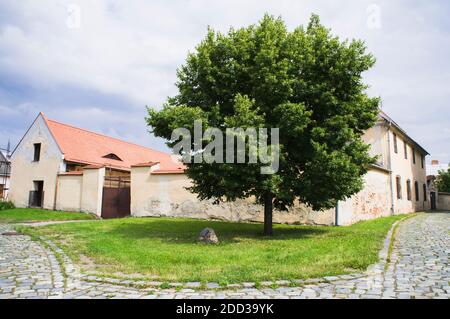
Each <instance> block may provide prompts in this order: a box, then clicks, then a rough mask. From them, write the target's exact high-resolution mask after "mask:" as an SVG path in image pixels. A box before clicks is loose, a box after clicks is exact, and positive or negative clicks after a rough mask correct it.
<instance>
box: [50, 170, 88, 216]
mask: <svg viewBox="0 0 450 319" xmlns="http://www.w3.org/2000/svg"><path fill="white" fill-rule="evenodd" d="M82 188H83V176H82V175H62V176H59V177H58V191H57V197H56V209H57V210H64V211H70V212H77V211H81V193H82Z"/></svg>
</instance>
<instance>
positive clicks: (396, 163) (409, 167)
mask: <svg viewBox="0 0 450 319" xmlns="http://www.w3.org/2000/svg"><path fill="white" fill-rule="evenodd" d="M393 132H395V133H396V134H397V144H398V153H395V152H394V143H393ZM389 134H390V138H391V141H392V143H391V158H392V159H391V161H392V167H391V170H392V176H393V190H394V211H395V213H396V214H405V213H410V212H416V211H424V210H429V209H430V205H431V204H430V194H429V191H428V190H427V196H426V197H427V200H426V201H424V193H423V185H424V184H425V185H426V184H427V178H426V171H425V166H424V168H422V166H421V159H420V153H419V152H418V150H416V163H415V164H414V163H413V156H412V146H411V145H409V144H408V145H407V152H408V158H407V159H405V155H404V154H405V153H404V141H405V138H404V136H403V134H402V133H401V132H399V131H396V130H395V129H392V130H391V131H390V132H389ZM396 176H400V177H401V186H402V198H401V199H398V198H397V188H396V180H395V178H396ZM408 179H409V180H411V200H408V199H407V187H406V181H407V180H408ZM415 181H417V182H418V183H419V201H416V196H415V190H414V182H415Z"/></svg>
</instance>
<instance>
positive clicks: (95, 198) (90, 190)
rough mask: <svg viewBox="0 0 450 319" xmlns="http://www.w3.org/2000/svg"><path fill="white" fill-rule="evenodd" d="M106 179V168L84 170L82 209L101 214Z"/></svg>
mask: <svg viewBox="0 0 450 319" xmlns="http://www.w3.org/2000/svg"><path fill="white" fill-rule="evenodd" d="M104 180H105V168H99V169H85V170H84V171H83V182H82V185H83V186H82V190H81V211H83V212H86V213H92V214H96V215H97V216H99V217H100V216H101V214H102V200H103V184H104Z"/></svg>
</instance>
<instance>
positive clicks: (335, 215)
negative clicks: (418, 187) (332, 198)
mask: <svg viewBox="0 0 450 319" xmlns="http://www.w3.org/2000/svg"><path fill="white" fill-rule="evenodd" d="M334 226H339V201H338V202H337V203H336V208H335V211H334Z"/></svg>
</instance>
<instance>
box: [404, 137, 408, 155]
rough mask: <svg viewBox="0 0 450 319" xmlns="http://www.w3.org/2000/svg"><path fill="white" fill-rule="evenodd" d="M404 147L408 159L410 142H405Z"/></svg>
mask: <svg viewBox="0 0 450 319" xmlns="http://www.w3.org/2000/svg"><path fill="white" fill-rule="evenodd" d="M404 148H405V159H408V144H407V143H406V141H405V142H404Z"/></svg>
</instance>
